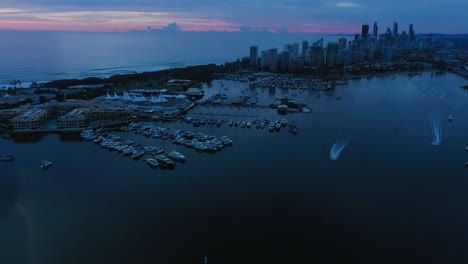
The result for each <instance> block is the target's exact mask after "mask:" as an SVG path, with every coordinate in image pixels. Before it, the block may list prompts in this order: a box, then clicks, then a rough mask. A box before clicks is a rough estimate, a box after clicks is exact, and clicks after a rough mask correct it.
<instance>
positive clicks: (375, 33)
mask: <svg viewBox="0 0 468 264" xmlns="http://www.w3.org/2000/svg"><path fill="white" fill-rule="evenodd" d="M378 29H379V27H378V26H377V22H374V28H373V29H372V36H373V37H374V38H377V34H378Z"/></svg>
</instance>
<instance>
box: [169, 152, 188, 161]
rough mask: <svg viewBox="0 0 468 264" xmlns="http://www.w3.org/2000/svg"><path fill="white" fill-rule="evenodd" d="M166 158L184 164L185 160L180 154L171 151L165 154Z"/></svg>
mask: <svg viewBox="0 0 468 264" xmlns="http://www.w3.org/2000/svg"><path fill="white" fill-rule="evenodd" d="M167 156H168V157H169V158H171V159H173V160H176V161H180V162H185V161H186V160H187V159H186V158H185V156H184V155H182V154H180V153H179V152H177V151H175V150H173V151H171V152H169V153H168V154H167Z"/></svg>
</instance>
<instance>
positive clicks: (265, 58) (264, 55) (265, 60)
mask: <svg viewBox="0 0 468 264" xmlns="http://www.w3.org/2000/svg"><path fill="white" fill-rule="evenodd" d="M269 65H270V61H269V60H268V52H267V51H266V50H264V51H262V57H261V60H260V66H261V68H262V69H265V68H266V67H268V66H269Z"/></svg>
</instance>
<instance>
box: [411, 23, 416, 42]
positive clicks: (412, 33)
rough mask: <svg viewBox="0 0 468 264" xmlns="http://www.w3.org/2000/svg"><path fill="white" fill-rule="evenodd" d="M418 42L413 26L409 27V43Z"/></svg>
mask: <svg viewBox="0 0 468 264" xmlns="http://www.w3.org/2000/svg"><path fill="white" fill-rule="evenodd" d="M415 40H416V35H415V33H414V29H413V24H410V25H409V41H410V42H414V41H415Z"/></svg>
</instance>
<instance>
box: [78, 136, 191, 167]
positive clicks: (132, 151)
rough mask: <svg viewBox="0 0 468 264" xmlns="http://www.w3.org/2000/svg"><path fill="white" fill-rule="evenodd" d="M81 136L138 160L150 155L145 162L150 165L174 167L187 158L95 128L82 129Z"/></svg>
mask: <svg viewBox="0 0 468 264" xmlns="http://www.w3.org/2000/svg"><path fill="white" fill-rule="evenodd" d="M81 137H82V138H83V139H84V140H85V141H92V142H93V143H95V144H99V145H100V146H101V147H103V148H107V149H109V150H116V151H117V152H119V153H122V154H123V155H124V156H130V158H132V159H134V160H139V159H140V158H141V157H143V156H145V155H151V156H153V158H148V159H146V160H145V162H146V163H147V164H148V165H149V166H150V167H154V168H155V167H163V168H171V169H173V168H175V165H176V164H175V162H174V161H179V162H185V161H186V160H187V159H186V157H185V156H184V155H182V154H181V153H179V152H177V151H175V150H172V151H171V152H169V153H167V154H165V150H164V149H162V148H160V147H156V146H144V147H141V146H140V145H138V144H135V142H134V141H133V140H126V139H123V138H121V137H119V136H117V135H113V134H107V133H101V132H98V131H95V130H84V131H83V132H82V133H81Z"/></svg>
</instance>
